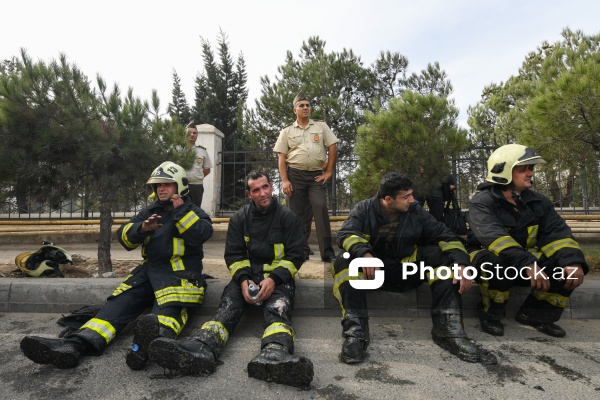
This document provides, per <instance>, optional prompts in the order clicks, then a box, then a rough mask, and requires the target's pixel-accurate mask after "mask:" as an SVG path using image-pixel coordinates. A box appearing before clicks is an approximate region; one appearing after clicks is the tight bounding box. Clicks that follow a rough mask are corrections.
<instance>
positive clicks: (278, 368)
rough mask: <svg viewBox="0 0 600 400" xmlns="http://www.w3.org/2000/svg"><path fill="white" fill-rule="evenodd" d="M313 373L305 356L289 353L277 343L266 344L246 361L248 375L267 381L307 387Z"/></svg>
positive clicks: (311, 364)
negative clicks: (257, 353)
mask: <svg viewBox="0 0 600 400" xmlns="http://www.w3.org/2000/svg"><path fill="white" fill-rule="evenodd" d="M313 375H314V371H313V363H312V361H310V360H309V359H308V358H306V357H297V356H294V355H292V354H290V352H289V350H288V348H287V347H285V346H283V345H280V344H278V343H269V344H267V345H266V346H265V347H264V348H263V349H262V351H261V352H260V354H259V355H257V356H256V357H254V358H253V359H252V360H251V361H250V362H249V363H248V376H249V377H251V378H256V379H260V380H263V381H267V382H275V383H281V384H283V385H290V386H296V387H300V388H307V387H308V386H309V384H310V382H312V379H313Z"/></svg>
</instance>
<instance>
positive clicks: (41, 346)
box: [21, 336, 92, 369]
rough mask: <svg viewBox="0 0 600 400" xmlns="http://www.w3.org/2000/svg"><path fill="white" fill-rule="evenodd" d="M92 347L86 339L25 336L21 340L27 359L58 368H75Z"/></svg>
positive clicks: (22, 349)
mask: <svg viewBox="0 0 600 400" xmlns="http://www.w3.org/2000/svg"><path fill="white" fill-rule="evenodd" d="M91 348H92V346H91V345H90V344H89V343H88V342H87V341H86V340H84V339H81V338H79V337H76V336H75V337H71V338H68V339H48V338H43V337H39V336H25V337H24V338H23V340H21V351H23V354H25V357H27V358H29V359H30V360H31V361H33V362H35V363H38V364H52V365H54V366H55V367H56V368H61V369H67V368H75V367H76V366H77V365H78V364H79V359H80V358H81V356H83V355H85V354H86V353H87V352H88V351H89V350H91Z"/></svg>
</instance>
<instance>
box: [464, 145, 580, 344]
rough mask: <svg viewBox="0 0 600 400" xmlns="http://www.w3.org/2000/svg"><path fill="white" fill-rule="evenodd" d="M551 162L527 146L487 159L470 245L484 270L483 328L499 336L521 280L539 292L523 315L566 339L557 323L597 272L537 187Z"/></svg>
mask: <svg viewBox="0 0 600 400" xmlns="http://www.w3.org/2000/svg"><path fill="white" fill-rule="evenodd" d="M545 163H546V161H545V160H544V159H542V157H541V156H540V155H539V154H538V153H536V152H535V151H534V150H532V149H531V148H529V147H526V146H523V145H519V144H508V145H505V146H502V147H500V148H498V149H496V150H495V151H494V152H493V153H492V154H491V155H490V157H489V159H488V162H487V177H486V179H485V180H486V182H485V183H483V184H481V185H480V186H479V188H478V189H479V191H478V192H477V193H476V194H475V195H474V196H473V198H472V199H471V201H470V204H469V213H468V222H469V228H470V230H469V233H468V243H469V246H470V247H471V249H474V251H472V252H471V253H470V254H471V262H472V264H473V266H475V267H477V268H478V270H479V273H480V275H479V278H480V290H481V303H480V310H479V312H480V314H479V316H480V323H481V329H482V330H483V331H484V332H487V333H489V334H491V335H495V336H502V335H504V325H503V324H502V322H501V320H502V319H503V318H504V317H505V316H506V303H507V302H508V299H509V295H510V288H511V287H512V286H513V285H518V286H530V287H531V293H530V294H529V296H528V297H527V298H526V299H525V301H524V302H523V304H522V305H521V308H520V309H519V311H518V313H517V316H516V320H517V321H518V322H519V323H521V324H525V325H531V326H533V327H535V328H536V329H537V330H538V331H540V332H542V333H545V334H547V335H550V336H554V337H563V336H565V335H566V332H565V331H564V330H563V329H562V328H561V327H560V326H558V325H557V324H556V322H557V321H558V320H559V319H560V317H561V315H562V312H563V310H564V309H565V307H566V305H567V303H568V300H569V296H571V294H572V293H573V290H574V289H575V288H577V287H578V286H580V285H581V284H582V283H583V280H584V275H585V274H586V273H587V272H588V270H589V268H588V265H587V263H586V262H585V258H584V255H583V252H582V251H581V248H580V247H579V244H578V243H577V242H576V241H575V239H574V238H573V234H572V232H571V229H570V228H569V227H568V226H567V224H566V223H565V221H564V220H563V219H562V218H561V217H560V215H558V214H557V212H556V211H555V209H554V205H553V204H552V202H551V201H550V200H549V199H548V198H547V197H545V196H544V195H542V194H540V193H537V192H535V191H534V190H533V189H532V188H533V183H534V180H533V177H534V167H535V165H536V164H545ZM515 271H517V273H516V274H515Z"/></svg>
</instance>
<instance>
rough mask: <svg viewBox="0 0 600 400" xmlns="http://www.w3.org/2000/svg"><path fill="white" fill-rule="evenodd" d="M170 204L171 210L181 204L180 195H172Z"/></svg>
mask: <svg viewBox="0 0 600 400" xmlns="http://www.w3.org/2000/svg"><path fill="white" fill-rule="evenodd" d="M171 203H172V204H173V208H177V207H179V206H180V205H182V204H183V199H182V198H181V196H180V195H178V194H174V195H173V196H171Z"/></svg>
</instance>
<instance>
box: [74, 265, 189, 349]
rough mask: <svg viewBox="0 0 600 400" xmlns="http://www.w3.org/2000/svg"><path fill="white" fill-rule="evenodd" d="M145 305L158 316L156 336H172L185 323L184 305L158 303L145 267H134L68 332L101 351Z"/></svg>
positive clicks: (180, 329) (175, 335) (141, 311)
mask: <svg viewBox="0 0 600 400" xmlns="http://www.w3.org/2000/svg"><path fill="white" fill-rule="evenodd" d="M147 308H151V310H150V313H152V314H156V315H157V317H158V322H159V336H164V337H170V338H176V337H177V336H178V335H179V334H180V333H181V331H182V330H183V328H184V326H185V324H186V323H187V320H188V312H187V308H186V307H182V306H179V305H172V306H170V305H168V303H167V304H166V305H162V306H159V305H158V303H157V301H156V296H155V290H154V288H153V287H152V284H151V282H150V279H149V277H148V274H147V268H139V267H138V268H137V269H136V270H134V271H133V272H132V275H130V276H129V277H127V279H125V281H123V282H122V283H121V285H119V287H117V288H116V289H115V291H114V292H113V293H112V295H111V296H109V297H108V299H107V300H106V303H105V304H104V306H103V307H102V308H101V309H100V311H98V313H97V314H96V316H95V317H94V318H92V319H90V320H89V321H88V322H86V323H85V324H84V325H82V327H81V329H79V330H78V331H76V332H74V333H72V334H71V335H70V336H78V337H81V338H82V339H84V340H86V341H88V342H89V343H90V344H91V345H92V347H93V348H94V350H95V353H96V354H102V352H103V351H104V350H105V348H106V346H108V344H109V343H110V342H111V341H112V340H113V339H114V338H115V337H116V335H117V334H118V333H119V332H120V331H121V330H122V329H123V328H125V327H126V326H127V324H129V323H130V322H131V321H133V320H135V319H136V318H137V317H138V316H139V315H140V314H142V313H143V312H144V310H145V309H147Z"/></svg>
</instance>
